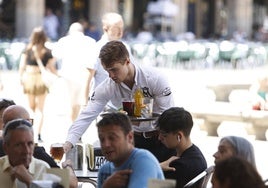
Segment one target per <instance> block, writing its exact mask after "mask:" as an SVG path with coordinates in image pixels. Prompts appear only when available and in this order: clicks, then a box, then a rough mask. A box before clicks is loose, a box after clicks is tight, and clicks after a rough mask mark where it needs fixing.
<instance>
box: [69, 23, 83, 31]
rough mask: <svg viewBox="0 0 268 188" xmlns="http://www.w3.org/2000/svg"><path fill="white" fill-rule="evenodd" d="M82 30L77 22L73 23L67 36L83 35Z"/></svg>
mask: <svg viewBox="0 0 268 188" xmlns="http://www.w3.org/2000/svg"><path fill="white" fill-rule="evenodd" d="M83 31H84V28H83V26H82V24H80V23H79V22H74V23H72V24H71V26H70V28H69V34H75V33H83Z"/></svg>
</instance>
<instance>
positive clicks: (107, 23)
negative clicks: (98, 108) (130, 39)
mask: <svg viewBox="0 0 268 188" xmlns="http://www.w3.org/2000/svg"><path fill="white" fill-rule="evenodd" d="M102 29H103V35H102V36H101V39H100V40H99V41H97V43H96V46H97V50H96V53H97V56H98V55H99V52H100V50H101V48H102V47H103V46H104V45H105V44H106V43H107V42H109V41H112V40H121V39H122V37H123V32H124V21H123V18H122V16H121V15H120V14H118V13H115V12H108V13H105V14H104V15H103V17H102ZM125 45H126V44H125ZM127 48H128V52H129V53H130V52H131V50H130V47H129V46H127ZM89 71H90V73H91V75H92V77H91V78H94V79H92V81H91V82H92V83H93V85H92V86H93V87H92V91H91V92H93V90H94V89H95V88H96V87H97V86H98V85H99V84H100V83H101V82H102V81H104V80H105V79H106V78H108V77H109V76H108V73H107V72H106V71H105V70H104V69H103V67H102V65H101V62H100V60H99V58H98V57H97V59H96V61H95V63H94V67H89Z"/></svg>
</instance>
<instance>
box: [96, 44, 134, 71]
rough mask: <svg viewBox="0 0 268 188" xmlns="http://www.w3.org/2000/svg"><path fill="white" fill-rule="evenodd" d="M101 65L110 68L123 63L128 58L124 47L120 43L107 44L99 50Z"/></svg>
mask: <svg viewBox="0 0 268 188" xmlns="http://www.w3.org/2000/svg"><path fill="white" fill-rule="evenodd" d="M99 58H100V60H101V63H102V64H104V65H105V66H107V67H111V66H112V65H113V64H114V63H116V62H121V63H124V62H125V61H126V60H127V59H128V58H129V53H128V51H127V48H126V46H125V45H124V44H123V43H122V42H120V41H110V42H107V43H106V44H105V45H104V46H103V47H102V48H101V50H100V54H99Z"/></svg>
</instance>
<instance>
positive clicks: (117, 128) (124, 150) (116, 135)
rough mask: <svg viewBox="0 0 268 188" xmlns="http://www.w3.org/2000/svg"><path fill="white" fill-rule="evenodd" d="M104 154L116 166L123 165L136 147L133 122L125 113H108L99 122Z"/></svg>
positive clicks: (98, 126)
mask: <svg viewBox="0 0 268 188" xmlns="http://www.w3.org/2000/svg"><path fill="white" fill-rule="evenodd" d="M97 129H98V135H99V140H100V144H101V149H102V153H103V155H104V156H105V157H106V159H107V160H108V161H111V162H113V163H114V164H115V165H116V166H119V165H121V164H122V163H123V162H124V161H125V160H126V159H127V158H128V157H129V154H130V152H131V150H132V149H133V148H134V145H133V142H134V137H133V132H132V126H131V122H130V120H129V118H128V116H126V115H125V114H122V113H108V114H105V115H103V117H102V119H101V120H100V121H99V122H98V123H97Z"/></svg>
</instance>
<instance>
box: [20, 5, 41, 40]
mask: <svg viewBox="0 0 268 188" xmlns="http://www.w3.org/2000/svg"><path fill="white" fill-rule="evenodd" d="M16 3H17V5H16V37H17V38H28V37H29V36H30V34H31V32H32V30H33V28H34V27H36V26H42V24H43V17H44V9H45V2H44V0H20V1H16Z"/></svg>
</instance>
